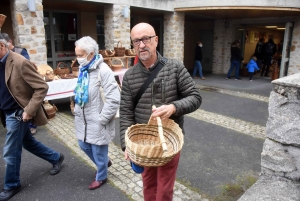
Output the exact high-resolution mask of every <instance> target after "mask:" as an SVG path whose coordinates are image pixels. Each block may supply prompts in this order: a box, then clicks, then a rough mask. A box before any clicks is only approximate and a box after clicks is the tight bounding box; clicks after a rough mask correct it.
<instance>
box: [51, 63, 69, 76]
mask: <svg viewBox="0 0 300 201" xmlns="http://www.w3.org/2000/svg"><path fill="white" fill-rule="evenodd" d="M54 74H55V75H58V76H62V75H65V74H70V69H69V67H68V66H67V64H66V63H65V62H59V63H58V64H57V67H56V68H55V69H54Z"/></svg>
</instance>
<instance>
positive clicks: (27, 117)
mask: <svg viewBox="0 0 300 201" xmlns="http://www.w3.org/2000/svg"><path fill="white" fill-rule="evenodd" d="M22 119H23V122H26V121H29V120H30V119H32V116H31V115H29V114H28V113H27V112H23V114H22Z"/></svg>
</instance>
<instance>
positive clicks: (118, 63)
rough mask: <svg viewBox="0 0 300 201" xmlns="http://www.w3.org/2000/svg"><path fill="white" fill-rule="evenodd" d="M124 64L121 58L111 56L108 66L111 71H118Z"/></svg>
mask: <svg viewBox="0 0 300 201" xmlns="http://www.w3.org/2000/svg"><path fill="white" fill-rule="evenodd" d="M123 66H124V64H123V62H122V60H121V59H118V58H112V59H111V61H110V68H111V69H112V71H118V70H121V69H122V68H123Z"/></svg>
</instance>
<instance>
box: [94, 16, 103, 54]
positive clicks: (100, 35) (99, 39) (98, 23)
mask: <svg viewBox="0 0 300 201" xmlns="http://www.w3.org/2000/svg"><path fill="white" fill-rule="evenodd" d="M96 27H97V43H98V45H99V50H105V40H104V16H103V15H97V20H96Z"/></svg>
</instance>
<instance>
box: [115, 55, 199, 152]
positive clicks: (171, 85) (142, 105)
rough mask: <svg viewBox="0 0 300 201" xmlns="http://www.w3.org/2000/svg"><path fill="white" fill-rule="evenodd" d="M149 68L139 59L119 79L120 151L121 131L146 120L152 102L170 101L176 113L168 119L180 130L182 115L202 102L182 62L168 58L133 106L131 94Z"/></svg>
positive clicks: (148, 73)
mask: <svg viewBox="0 0 300 201" xmlns="http://www.w3.org/2000/svg"><path fill="white" fill-rule="evenodd" d="M161 59H162V56H161V55H160V54H159V53H158V52H157V61H156V62H155V64H154V66H153V67H151V68H150V69H149V70H150V71H151V70H153V68H156V67H157V65H158V63H159V61H160V60H161ZM149 70H148V69H146V68H145V67H144V66H143V64H142V63H141V62H140V61H139V62H138V63H137V64H136V65H135V66H134V67H132V68H129V69H128V70H127V71H126V73H125V75H124V78H123V82H122V91H121V97H122V98H121V105H120V136H121V147H122V150H123V151H124V150H125V131H126V130H127V128H128V127H130V126H132V125H134V124H137V123H140V124H141V123H147V122H148V121H149V118H150V116H151V114H152V105H155V106H156V107H159V106H161V105H163V104H174V106H175V107H176V113H175V114H173V115H172V116H171V117H170V119H173V120H174V121H175V122H176V123H177V124H179V126H180V128H181V129H182V130H183V122H184V117H183V115H184V114H188V113H190V112H193V111H195V110H197V109H198V108H199V107H200V105H201V102H202V98H201V96H200V93H199V90H198V89H197V88H195V85H194V82H193V79H192V77H191V76H190V74H189V72H188V71H187V69H186V68H185V67H184V65H183V64H182V62H180V61H178V60H173V59H168V61H167V63H166V64H165V65H164V67H163V68H162V69H161V70H160V72H159V73H158V74H157V76H156V78H155V79H154V80H153V82H152V83H151V84H150V85H149V86H148V88H147V89H146V90H145V92H144V93H143V95H142V96H141V99H140V100H139V102H138V103H137V105H136V107H135V109H134V102H135V101H134V100H135V97H136V95H137V93H138V91H139V89H140V88H141V86H142V85H143V84H144V82H145V80H146V79H147V78H148V77H149V75H150V73H151V72H150V71H149ZM152 87H153V94H152V92H151V91H152ZM152 95H153V101H154V102H153V103H152V101H151V100H152ZM123 117H126V118H123ZM183 133H184V131H183Z"/></svg>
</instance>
